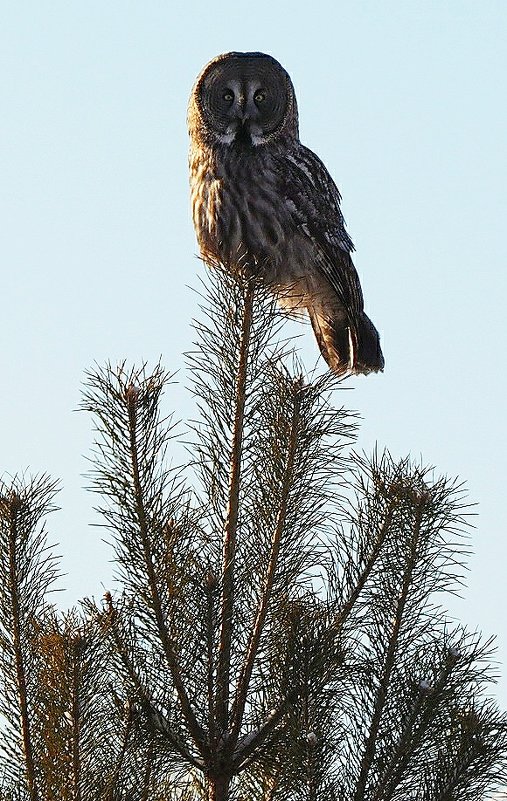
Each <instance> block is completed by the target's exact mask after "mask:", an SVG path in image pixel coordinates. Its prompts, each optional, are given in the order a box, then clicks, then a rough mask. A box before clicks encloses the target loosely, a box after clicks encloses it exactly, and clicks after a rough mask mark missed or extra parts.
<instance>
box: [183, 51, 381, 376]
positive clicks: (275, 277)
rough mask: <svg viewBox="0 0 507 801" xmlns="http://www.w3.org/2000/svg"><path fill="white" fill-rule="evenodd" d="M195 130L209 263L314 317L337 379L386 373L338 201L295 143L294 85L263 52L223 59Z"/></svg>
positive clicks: (202, 239)
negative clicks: (241, 274) (254, 281)
mask: <svg viewBox="0 0 507 801" xmlns="http://www.w3.org/2000/svg"><path fill="white" fill-rule="evenodd" d="M188 124H189V132H190V138H191V146H190V183H191V195H192V210H193V219H194V225H195V229H196V233H197V239H198V242H199V247H200V250H201V254H202V257H203V259H204V260H205V261H206V262H207V263H208V264H217V263H221V264H223V265H224V266H225V267H226V268H227V269H231V270H234V269H244V270H246V271H248V272H249V273H250V274H255V275H259V276H261V278H262V280H263V282H265V283H266V284H267V285H269V286H270V287H272V288H273V291H275V292H276V293H277V295H278V297H279V298H280V300H281V302H282V303H283V304H284V305H289V306H290V307H292V308H294V309H301V310H306V311H307V312H308V314H309V316H310V320H311V323H312V326H313V330H314V332H315V336H316V338H317V342H318V345H319V348H320V351H321V353H322V356H323V357H324V359H325V360H326V362H327V364H328V365H329V367H330V368H331V369H332V370H334V371H335V372H336V373H337V374H339V375H342V374H345V373H369V372H372V371H378V370H382V369H383V367H384V358H383V356H382V351H381V349H380V342H379V335H378V333H377V330H376V328H375V326H374V325H373V323H372V322H371V320H370V319H369V318H368V317H367V316H366V314H365V313H364V309H363V293H362V291H361V285H360V283H359V277H358V275H357V272H356V269H355V267H354V264H353V262H352V259H351V256H350V254H351V251H352V250H353V247H354V246H353V244H352V241H351V239H350V237H349V235H348V234H347V231H346V230H345V224H344V220H343V216H342V213H341V210H340V199H341V198H340V193H339V191H338V189H337V187H336V185H335V183H334V181H333V179H332V178H331V176H330V175H329V173H328V171H327V170H326V168H325V166H324V165H323V163H322V162H321V161H320V159H319V158H318V157H317V156H316V155H315V153H312V151H311V150H309V149H308V148H307V147H305V146H304V145H302V144H301V142H300V141H299V132H298V112H297V104H296V97H295V94H294V87H293V85H292V81H291V79H290V77H289V75H288V74H287V72H286V71H285V70H284V69H283V67H282V66H281V65H280V64H279V63H278V61H276V60H275V59H274V58H272V57H271V56H268V55H265V54H264V53H225V54H224V55H222V56H218V57H217V58H215V59H213V61H211V62H210V63H209V64H207V65H206V67H205V68H204V69H203V71H202V72H201V74H200V75H199V77H198V79H197V81H196V83H195V86H194V88H193V90H192V94H191V97H190V104H189V113H188Z"/></svg>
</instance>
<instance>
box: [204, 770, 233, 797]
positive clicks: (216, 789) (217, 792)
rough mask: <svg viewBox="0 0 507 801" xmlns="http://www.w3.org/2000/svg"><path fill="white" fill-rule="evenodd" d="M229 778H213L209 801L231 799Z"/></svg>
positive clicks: (223, 776) (210, 784) (211, 779)
mask: <svg viewBox="0 0 507 801" xmlns="http://www.w3.org/2000/svg"><path fill="white" fill-rule="evenodd" d="M230 781H231V780H230V777H229V776H225V775H222V776H211V778H210V783H209V801H227V800H228V798H229V784H230Z"/></svg>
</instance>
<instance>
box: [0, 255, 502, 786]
mask: <svg viewBox="0 0 507 801" xmlns="http://www.w3.org/2000/svg"><path fill="white" fill-rule="evenodd" d="M282 323H283V314H282V313H281V312H280V311H279V310H278V309H277V308H276V305H275V303H274V301H273V299H272V298H271V297H270V296H269V294H267V293H266V291H265V290H264V289H263V287H262V286H260V285H258V284H257V283H256V282H255V281H254V280H253V279H247V278H245V277H242V276H230V275H227V274H223V273H221V272H220V271H218V270H217V271H215V272H214V273H213V274H210V276H209V278H208V280H207V284H206V289H205V292H204V295H203V302H202V307H201V320H200V322H198V323H196V324H195V330H196V335H197V341H196V348H195V351H194V352H193V353H191V354H190V355H189V357H188V361H189V374H190V376H191V381H192V393H193V397H194V401H195V406H196V410H197V420H196V421H195V422H194V423H192V424H190V426H189V430H188V434H187V435H186V444H187V448H188V452H189V454H190V458H189V461H188V464H186V465H184V466H183V467H181V468H175V467H173V466H172V465H171V463H170V461H169V447H170V444H171V440H172V438H173V437H174V436H175V433H176V429H175V428H174V426H173V425H172V423H171V420H170V419H166V418H165V417H164V411H163V400H162V396H163V393H164V390H165V388H166V386H167V384H168V382H170V380H171V376H170V375H169V374H168V373H167V372H165V371H164V369H163V368H162V367H161V366H160V365H157V366H156V367H155V368H154V369H153V370H151V371H150V370H149V369H148V367H147V366H146V365H145V366H143V367H141V368H140V369H137V368H135V367H133V368H130V367H128V366H127V365H126V364H122V365H120V366H119V367H117V368H114V367H112V366H111V365H107V366H106V367H104V368H102V369H97V370H94V371H93V372H90V373H89V374H88V376H87V383H86V388H85V392H84V396H83V408H84V409H85V410H86V411H87V412H89V413H91V414H92V415H93V417H94V420H95V424H96V434H97V437H96V446H95V451H94V453H93V457H92V462H93V464H92V469H91V472H90V484H91V488H92V489H93V490H94V491H95V492H97V493H98V495H99V498H100V502H99V507H98V508H99V511H100V513H101V515H102V516H103V519H104V523H105V525H107V527H108V531H109V534H110V536H111V539H112V542H113V548H114V559H115V564H116V568H117V579H118V583H117V589H116V590H115V591H114V592H107V593H106V594H105V596H104V597H103V598H102V599H101V601H100V602H99V603H97V602H95V601H94V600H93V599H87V600H85V601H83V602H82V603H81V604H80V605H79V607H78V608H77V609H73V610H71V611H69V612H67V613H62V612H59V611H57V610H56V609H55V607H54V606H53V605H52V604H51V603H50V602H49V600H48V599H49V597H50V596H49V595H48V593H49V592H50V591H51V589H53V588H54V586H55V582H56V580H57V578H58V564H57V560H56V557H55V556H54V555H53V552H52V551H51V550H50V549H48V547H47V542H46V534H45V528H44V519H45V516H46V515H47V514H48V513H49V512H51V511H52V510H53V509H54V498H55V493H56V490H57V487H56V485H55V483H54V482H52V481H51V480H50V479H48V478H47V477H45V476H43V477H41V478H34V479H30V480H26V479H25V478H24V477H16V478H14V479H12V480H4V482H3V484H2V485H1V486H0V645H1V650H0V654H1V657H0V658H1V665H0V667H1V676H2V678H1V682H2V683H1V694H0V703H1V707H0V711H1V713H2V716H3V719H4V723H3V726H2V732H3V734H2V740H1V743H0V755H1V764H2V776H3V789H1V790H0V799H5V801H7V799H9V801H15V799H29V801H46V800H47V801H50V800H51V799H64V800H66V799H69V801H70V800H71V799H72V801H120V799H121V801H148V799H150V800H151V799H153V801H177V800H178V801H196V800H197V799H209V801H211V800H213V801H226V799H235V800H236V801H257V800H258V801H296V799H297V801H300V800H301V801H303V800H305V799H306V800H307V801H317V799H318V801H362V799H368V801H396V800H399V801H401V799H404V800H407V799H413V800H414V801H415V799H417V800H418V801H419V800H420V801H454V800H456V801H457V799H460V801H467V800H470V801H479V799H482V798H484V797H486V796H487V794H488V793H490V792H492V791H493V790H494V789H498V787H499V786H500V785H502V784H504V783H506V782H507V778H506V777H507V720H506V717H505V716H504V715H503V714H501V713H500V712H499V711H498V709H497V708H496V706H495V704H494V703H493V702H492V701H491V700H489V699H488V697H487V695H486V694H485V690H486V689H487V686H488V683H490V682H491V681H492V679H493V674H492V668H491V658H492V643H491V642H490V641H488V642H483V641H481V638H480V637H479V636H478V635H476V634H470V633H468V632H467V631H466V630H465V629H464V628H463V627H459V626H458V627H457V626H451V625H450V623H449V622H448V621H447V619H446V615H445V610H444V609H443V608H442V607H441V606H440V605H439V603H438V600H437V598H438V597H440V596H441V594H442V593H445V592H447V593H449V592H450V593H454V592H457V591H458V590H459V587H460V584H461V582H462V575H463V566H464V561H465V560H466V555H467V540H466V532H467V527H468V522H467V521H468V512H469V508H468V506H467V501H466V498H465V495H464V491H463V487H462V485H460V484H459V483H458V482H456V481H452V480H448V479H446V478H441V477H435V475H434V471H433V470H432V469H428V468H425V467H423V466H422V465H418V464H415V463H414V462H413V461H412V460H410V459H409V458H407V459H402V460H401V461H398V462H396V461H395V460H393V459H392V458H391V456H390V455H389V453H388V452H384V453H375V454H373V456H372V457H371V458H370V459H368V458H366V457H365V456H360V455H357V454H354V453H353V452H352V451H351V444H352V443H353V440H354V437H355V432H356V426H357V419H356V417H355V416H354V415H353V414H351V413H350V412H347V411H345V410H344V409H343V408H339V407H337V406H336V398H337V397H339V396H338V395H337V392H338V391H339V389H340V384H339V382H338V381H337V380H336V379H334V378H333V377H332V376H331V375H329V374H326V375H324V376H320V377H307V376H305V373H304V370H303V368H302V366H301V365H300V364H299V362H298V361H297V359H296V357H295V356H294V354H293V353H292V351H291V350H290V347H289V346H288V344H287V343H286V342H283V341H282V342H281V343H280V341H279V340H280V326H281V324H282Z"/></svg>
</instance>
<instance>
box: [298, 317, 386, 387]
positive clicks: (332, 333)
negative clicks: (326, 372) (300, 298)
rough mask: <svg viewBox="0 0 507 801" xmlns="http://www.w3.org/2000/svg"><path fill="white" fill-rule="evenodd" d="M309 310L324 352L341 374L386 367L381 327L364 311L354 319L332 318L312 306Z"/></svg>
mask: <svg viewBox="0 0 507 801" xmlns="http://www.w3.org/2000/svg"><path fill="white" fill-rule="evenodd" d="M308 312H309V314H310V320H311V322H312V327H313V331H314V333H315V337H316V339H317V343H318V346H319V348H320V352H321V354H322V356H323V358H324V359H325V361H326V362H327V364H328V365H329V367H330V369H331V370H333V371H334V372H335V373H336V374H337V375H346V374H350V373H365V374H366V373H377V372H378V371H379V370H383V369H384V357H383V355H382V350H381V348H380V337H379V335H378V331H377V329H376V328H375V326H374V325H373V323H372V321H371V320H370V318H369V317H367V316H366V314H364V312H363V314H362V315H361V317H360V318H359V320H357V321H354V323H351V322H349V321H348V320H347V321H345V320H336V319H335V320H332V319H330V318H329V317H328V316H327V315H324V314H322V313H319V312H318V311H316V310H315V309H311V308H310V309H308Z"/></svg>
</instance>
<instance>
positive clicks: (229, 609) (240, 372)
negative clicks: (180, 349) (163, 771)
mask: <svg viewBox="0 0 507 801" xmlns="http://www.w3.org/2000/svg"><path fill="white" fill-rule="evenodd" d="M253 301H254V284H253V282H248V283H247V285H246V288H245V298H244V309H243V320H242V326H241V339H240V345H239V363H238V368H237V384H236V401H235V414H234V428H233V434H232V449H231V462H230V474H229V492H228V509H227V517H226V524H225V532H224V557H223V572H222V613H221V625H220V648H219V653H218V667H217V695H216V714H217V720H218V723H219V726H220V727H221V730H222V732H225V731H226V730H227V727H228V724H229V688H230V669H231V641H232V626H233V613H234V557H235V551H236V532H237V526H238V512H239V490H240V478H241V456H242V443H243V430H244V425H245V422H244V414H245V401H246V381H247V364H248V351H249V344H250V332H251V326H252V311H253Z"/></svg>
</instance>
